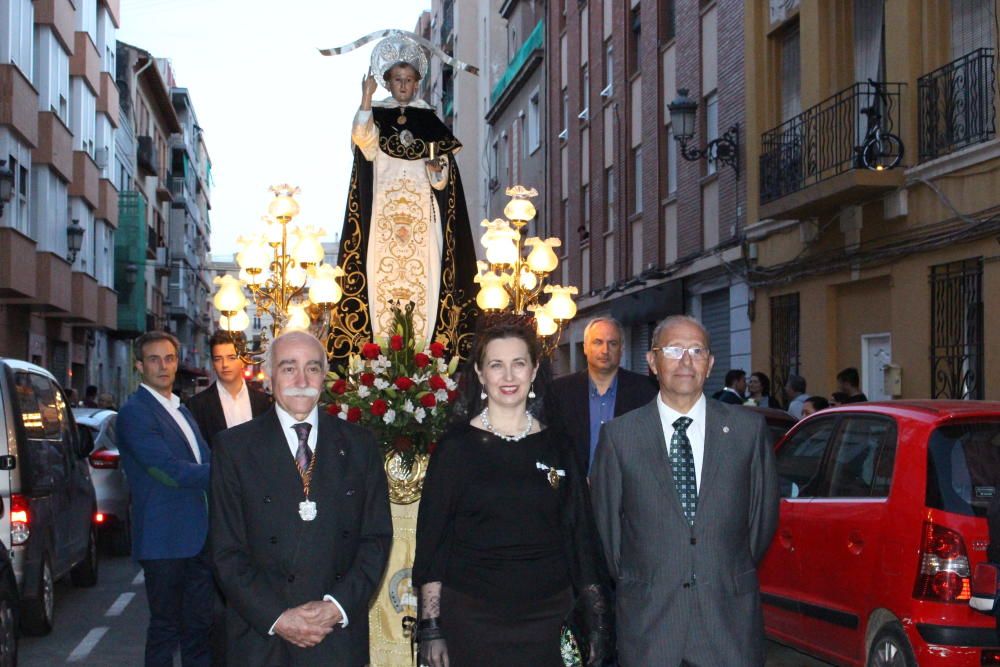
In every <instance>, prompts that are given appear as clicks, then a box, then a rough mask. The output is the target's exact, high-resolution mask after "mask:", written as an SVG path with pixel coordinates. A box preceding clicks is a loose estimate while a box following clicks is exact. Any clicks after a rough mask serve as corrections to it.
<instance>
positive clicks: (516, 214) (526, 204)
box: [503, 197, 535, 222]
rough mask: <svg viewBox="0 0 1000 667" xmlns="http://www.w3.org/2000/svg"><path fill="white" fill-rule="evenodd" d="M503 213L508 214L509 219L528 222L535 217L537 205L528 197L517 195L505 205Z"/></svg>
mask: <svg viewBox="0 0 1000 667" xmlns="http://www.w3.org/2000/svg"><path fill="white" fill-rule="evenodd" d="M503 214H504V215H505V216H507V219H508V220H517V221H519V222H528V221H529V220H533V219H534V217H535V205H534V204H532V203H531V202H530V201H528V200H527V199H521V198H520V197H515V198H514V199H511V200H510V201H509V202H507V205H506V206H504V208H503Z"/></svg>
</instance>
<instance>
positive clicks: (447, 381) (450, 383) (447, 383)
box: [444, 378, 458, 391]
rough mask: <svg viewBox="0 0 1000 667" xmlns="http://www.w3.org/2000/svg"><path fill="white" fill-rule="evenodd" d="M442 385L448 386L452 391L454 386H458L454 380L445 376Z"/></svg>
mask: <svg viewBox="0 0 1000 667" xmlns="http://www.w3.org/2000/svg"><path fill="white" fill-rule="evenodd" d="M444 386H446V387H448V389H451V390H452V391H454V390H455V387H457V386H458V383H457V382H455V381H454V380H452V379H451V378H445V379H444Z"/></svg>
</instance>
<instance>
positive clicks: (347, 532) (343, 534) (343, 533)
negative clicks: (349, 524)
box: [340, 530, 351, 537]
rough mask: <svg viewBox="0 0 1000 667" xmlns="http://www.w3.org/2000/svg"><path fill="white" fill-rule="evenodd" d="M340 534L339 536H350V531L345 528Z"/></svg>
mask: <svg viewBox="0 0 1000 667" xmlns="http://www.w3.org/2000/svg"><path fill="white" fill-rule="evenodd" d="M340 536H341V537H350V536H351V531H349V530H345V531H344V532H342V533H341V534H340Z"/></svg>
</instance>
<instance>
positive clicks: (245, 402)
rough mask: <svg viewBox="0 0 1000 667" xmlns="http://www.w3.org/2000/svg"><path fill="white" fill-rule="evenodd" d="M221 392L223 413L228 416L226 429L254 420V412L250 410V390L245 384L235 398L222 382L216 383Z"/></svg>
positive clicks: (220, 398)
mask: <svg viewBox="0 0 1000 667" xmlns="http://www.w3.org/2000/svg"><path fill="white" fill-rule="evenodd" d="M215 386H216V388H217V389H218V390H219V400H220V401H221V402H222V412H223V413H224V414H225V415H226V428H232V427H234V426H239V425H240V424H243V423H245V422H248V421H250V420H251V419H253V411H252V410H251V409H250V390H248V389H247V383H246V382H244V383H243V386H242V387H240V390H239V392H237V394H236V396H235V397H233V395H232V394H230V393H229V390H228V389H226V388H225V387H224V386H223V385H222V383H221V382H216V383H215Z"/></svg>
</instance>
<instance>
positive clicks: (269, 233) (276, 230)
mask: <svg viewBox="0 0 1000 667" xmlns="http://www.w3.org/2000/svg"><path fill="white" fill-rule="evenodd" d="M261 219H262V220H263V221H264V222H266V223H267V225H265V226H264V242H265V243H269V244H270V245H271V246H273V247H275V248H276V247H278V246H279V245H281V230H282V227H284V225H282V224H281V223H280V222H278V221H277V220H275V219H274V218H272V217H271V216H268V215H265V216H263V217H262V218H261Z"/></svg>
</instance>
